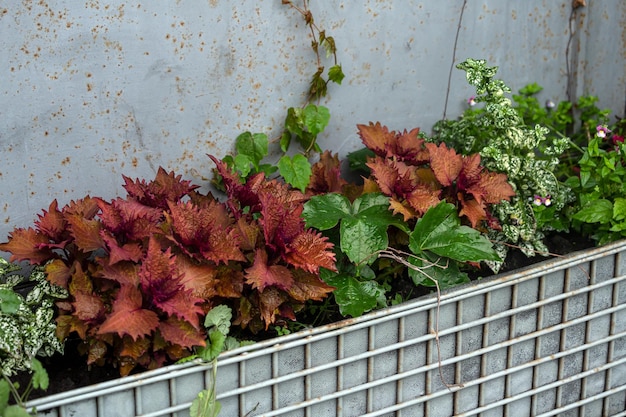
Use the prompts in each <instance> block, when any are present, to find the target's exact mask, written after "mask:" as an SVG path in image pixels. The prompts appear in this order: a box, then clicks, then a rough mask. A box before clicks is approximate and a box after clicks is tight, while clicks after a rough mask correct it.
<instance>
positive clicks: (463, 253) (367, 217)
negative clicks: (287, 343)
mask: <svg viewBox="0 0 626 417" xmlns="http://www.w3.org/2000/svg"><path fill="white" fill-rule="evenodd" d="M390 209H391V205H390V200H389V197H386V196H384V195H382V194H380V193H370V194H364V195H363V196H361V197H359V198H357V199H356V200H355V201H354V203H352V204H351V203H350V202H349V201H348V200H347V198H346V197H344V196H343V195H340V194H334V193H329V194H325V195H320V196H313V197H311V200H310V201H309V202H307V203H306V205H305V210H304V213H303V216H304V217H305V219H306V222H307V225H309V226H312V227H315V228H317V229H320V230H331V229H333V228H338V234H339V245H338V247H339V248H340V249H341V252H342V253H343V254H345V255H346V257H347V258H348V260H349V261H350V263H348V264H347V265H342V264H341V263H340V264H339V268H338V271H337V272H332V271H323V274H322V277H323V278H324V280H325V281H326V282H327V283H328V284H330V285H333V286H334V287H336V290H335V291H334V292H333V295H334V298H335V302H336V303H337V304H338V305H339V308H340V312H341V314H342V315H350V316H353V317H355V316H360V315H361V314H363V313H364V312H367V311H370V310H372V309H374V308H376V307H380V306H386V305H387V304H388V303H387V300H386V294H385V293H386V287H385V283H384V282H381V281H382V277H383V276H384V275H385V273H384V269H389V268H391V269H393V265H389V264H387V263H385V262H383V263H382V264H380V265H378V266H377V268H379V273H378V274H377V273H375V272H374V270H373V269H372V267H371V265H372V264H373V263H374V262H380V261H381V258H383V260H384V259H391V260H393V261H396V262H398V263H399V264H400V265H401V266H404V267H405V269H407V270H408V274H409V276H410V277H411V278H412V280H413V282H414V284H415V285H424V286H437V287H438V288H447V287H450V286H453V285H457V284H459V283H463V282H467V281H469V278H468V276H467V274H466V273H464V272H462V271H461V269H460V268H459V265H462V264H466V263H467V262H477V263H478V262H481V261H485V260H490V261H498V260H500V258H499V257H498V255H497V254H496V252H495V251H494V250H493V248H492V244H491V242H489V241H488V240H487V239H486V238H485V237H484V236H483V235H481V233H480V232H478V231H477V230H475V229H472V228H471V227H468V226H464V225H461V221H460V219H459V217H458V212H457V209H456V207H455V206H454V205H452V204H450V203H446V202H445V201H442V202H440V203H439V204H438V205H436V206H434V207H431V208H429V209H428V210H427V211H426V213H425V214H424V216H422V217H421V218H420V219H419V220H418V221H417V223H416V225H415V227H414V228H413V230H411V229H410V228H409V227H408V225H407V224H406V223H405V222H404V221H403V220H402V219H401V218H399V217H397V216H395V215H393V214H392V212H391V211H390ZM390 226H394V227H395V228H397V230H398V231H399V232H402V233H403V234H404V235H405V238H404V239H398V237H397V236H396V237H394V240H395V242H394V244H393V245H390V240H389V235H388V232H389V227H390ZM407 238H408V249H410V252H409V251H408V250H403V249H402V248H404V247H405V245H404V244H398V242H399V241H402V240H407ZM466 266H467V265H466Z"/></svg>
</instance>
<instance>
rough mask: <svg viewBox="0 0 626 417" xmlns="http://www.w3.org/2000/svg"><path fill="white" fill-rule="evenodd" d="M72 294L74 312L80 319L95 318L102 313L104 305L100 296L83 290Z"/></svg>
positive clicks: (88, 319)
mask: <svg viewBox="0 0 626 417" xmlns="http://www.w3.org/2000/svg"><path fill="white" fill-rule="evenodd" d="M73 296H74V302H73V303H72V305H73V306H74V314H75V315H76V317H78V318H79V319H81V320H82V321H93V320H97V319H99V318H100V317H102V316H103V315H104V312H105V306H104V303H103V302H102V297H99V296H97V295H94V294H87V293H84V292H78V293H76V294H74V295H73Z"/></svg>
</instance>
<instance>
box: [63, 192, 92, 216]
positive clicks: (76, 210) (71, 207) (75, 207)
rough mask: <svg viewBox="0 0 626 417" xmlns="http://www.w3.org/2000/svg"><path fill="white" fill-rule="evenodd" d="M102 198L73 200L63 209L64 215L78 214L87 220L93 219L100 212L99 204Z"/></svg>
mask: <svg viewBox="0 0 626 417" xmlns="http://www.w3.org/2000/svg"><path fill="white" fill-rule="evenodd" d="M100 201H101V199H100V198H97V197H90V196H85V197H83V198H82V199H80V200H76V201H74V200H72V201H70V202H69V203H68V204H67V205H66V206H65V207H63V209H62V212H63V215H72V214H76V215H79V216H81V217H83V218H85V219H93V218H94V217H95V216H96V214H98V211H99V210H100V207H99V205H98V204H99V202H100Z"/></svg>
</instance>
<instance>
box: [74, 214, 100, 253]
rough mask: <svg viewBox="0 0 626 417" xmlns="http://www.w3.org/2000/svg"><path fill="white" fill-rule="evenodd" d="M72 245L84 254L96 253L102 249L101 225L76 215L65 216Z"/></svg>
mask: <svg viewBox="0 0 626 417" xmlns="http://www.w3.org/2000/svg"><path fill="white" fill-rule="evenodd" d="M67 222H68V224H69V228H70V231H71V233H72V236H73V237H74V243H75V244H76V246H77V247H78V249H80V250H82V251H83V252H84V253H87V252H92V251H96V250H98V249H102V248H103V247H104V241H103V240H102V237H101V236H100V230H101V224H100V222H99V221H97V220H88V219H85V218H84V217H82V216H80V215H78V214H72V215H68V216H67Z"/></svg>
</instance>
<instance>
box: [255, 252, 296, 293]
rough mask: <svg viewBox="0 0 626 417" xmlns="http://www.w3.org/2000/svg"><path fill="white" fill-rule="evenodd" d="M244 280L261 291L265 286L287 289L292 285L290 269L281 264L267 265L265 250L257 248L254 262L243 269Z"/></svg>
mask: <svg viewBox="0 0 626 417" xmlns="http://www.w3.org/2000/svg"><path fill="white" fill-rule="evenodd" d="M245 272H246V273H245V277H246V282H247V283H248V284H250V285H252V288H255V289H257V290H258V291H260V292H263V291H264V290H265V289H266V288H267V287H276V288H280V289H283V290H288V289H289V288H291V286H292V285H293V277H292V275H291V271H290V270H289V269H288V268H287V267H285V266H282V265H268V264H267V252H265V250H263V249H257V251H256V256H255V257H254V264H253V265H252V266H251V267H250V268H248V269H246V271H245Z"/></svg>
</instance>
